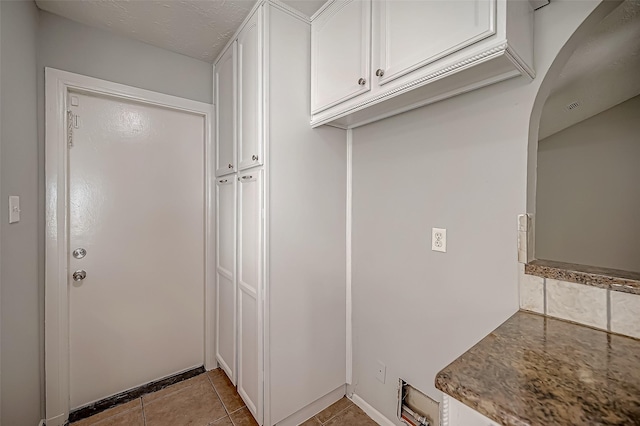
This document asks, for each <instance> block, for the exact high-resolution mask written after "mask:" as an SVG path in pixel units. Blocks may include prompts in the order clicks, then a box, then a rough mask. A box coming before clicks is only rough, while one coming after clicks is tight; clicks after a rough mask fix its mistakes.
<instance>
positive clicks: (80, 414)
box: [69, 366, 205, 423]
mask: <svg viewBox="0 0 640 426" xmlns="http://www.w3.org/2000/svg"><path fill="white" fill-rule="evenodd" d="M204 372H205V369H204V367H202V366H201V367H196V368H194V369H191V370H188V371H185V372H183V373H179V374H175V375H173V376H170V377H167V378H165V379H161V380H156V381H155V382H150V383H147V384H146V385H142V386H138V387H137V388H134V389H130V390H128V391H126V392H122V393H119V394H116V395H113V396H110V397H108V398H105V399H101V400H100V401H96V402H94V403H93V404H91V405H87V406H86V407H82V408H80V409H78V410H74V411H72V412H71V413H69V422H70V423H73V422H77V421H78V420H82V419H85V418H87V417H90V416H93V415H94V414H98V413H100V412H102V411H104V410H107V409H109V408H113V407H115V406H116V405H120V404H124V403H127V402H129V401H133V400H134V399H136V398H140V397H141V396H142V395H144V394H147V393H151V392H156V391H159V390H160V389H164V388H166V387H167V386H171V385H173V384H175V383H178V382H181V381H183V380H187V379H190V378H192V377H195V376H198V375H200V374H202V373H204Z"/></svg>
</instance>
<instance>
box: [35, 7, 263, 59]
mask: <svg viewBox="0 0 640 426" xmlns="http://www.w3.org/2000/svg"><path fill="white" fill-rule="evenodd" d="M255 3H256V0H206V1H205V0H163V1H158V0H144V1H127V0H75V1H69V0H36V4H37V5H38V7H39V8H40V9H43V10H46V11H48V12H51V13H55V14H56V15H60V16H64V17H65V18H68V19H71V20H74V21H77V22H80V23H83V24H85V25H89V26H92V27H97V28H102V29H105V30H109V31H112V32H114V33H117V34H120V35H123V36H126V37H130V38H133V39H136V40H140V41H142V42H145V43H148V44H152V45H154V46H158V47H162V48H164V49H168V50H171V51H173V52H177V53H181V54H183V55H187V56H190V57H192V58H196V59H200V60H202V61H206V62H213V60H214V59H215V58H216V56H218V54H219V53H220V51H221V50H222V48H223V47H224V46H225V44H226V43H227V41H229V38H231V36H232V35H233V33H234V32H235V31H236V30H237V29H238V27H239V26H240V24H241V23H242V21H243V20H244V18H245V17H246V16H247V14H248V13H249V11H250V10H251V8H252V7H253V5H254V4H255Z"/></svg>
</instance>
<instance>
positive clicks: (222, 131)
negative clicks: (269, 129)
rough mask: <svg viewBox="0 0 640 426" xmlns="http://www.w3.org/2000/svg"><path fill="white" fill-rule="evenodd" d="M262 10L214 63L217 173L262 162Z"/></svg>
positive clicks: (256, 13)
mask: <svg viewBox="0 0 640 426" xmlns="http://www.w3.org/2000/svg"><path fill="white" fill-rule="evenodd" d="M260 21H261V10H260V9H258V10H256V11H255V13H254V14H253V15H251V17H250V18H249V20H248V21H247V23H246V24H245V26H244V27H243V28H242V31H241V32H240V33H239V34H238V36H237V38H236V39H235V40H234V41H233V43H232V44H231V45H230V46H229V47H228V48H227V49H226V50H225V52H224V53H223V54H222V56H221V57H220V58H219V59H218V61H217V62H216V64H215V67H214V82H215V87H214V92H215V99H216V102H215V103H216V107H217V117H216V118H217V120H216V122H217V123H218V125H217V128H216V129H217V130H216V176H223V175H226V174H229V173H234V172H237V171H242V170H246V169H248V168H251V167H255V166H259V165H261V164H262V158H263V155H262V152H263V145H264V144H263V134H262V133H261V132H260V129H261V128H262V127H261V120H262V104H263V90H262V50H263V49H262V38H261V37H260Z"/></svg>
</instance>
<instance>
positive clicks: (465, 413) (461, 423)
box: [442, 395, 500, 426]
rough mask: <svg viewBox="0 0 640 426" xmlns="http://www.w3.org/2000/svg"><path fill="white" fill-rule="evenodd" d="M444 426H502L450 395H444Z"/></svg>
mask: <svg viewBox="0 0 640 426" xmlns="http://www.w3.org/2000/svg"><path fill="white" fill-rule="evenodd" d="M442 403H443V416H442V418H443V423H442V426H500V425H499V424H498V423H496V422H494V421H493V420H491V419H489V418H487V417H485V416H483V415H482V414H480V413H479V412H477V411H475V410H473V409H472V408H471V407H468V406H466V405H464V404H463V403H462V402H460V401H458V400H457V399H454V398H451V397H450V396H449V395H443V399H442Z"/></svg>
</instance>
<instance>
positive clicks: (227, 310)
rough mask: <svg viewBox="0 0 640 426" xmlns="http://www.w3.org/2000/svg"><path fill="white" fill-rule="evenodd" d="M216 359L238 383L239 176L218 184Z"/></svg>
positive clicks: (233, 176)
mask: <svg viewBox="0 0 640 426" xmlns="http://www.w3.org/2000/svg"><path fill="white" fill-rule="evenodd" d="M216 235H217V240H216V241H217V247H216V256H217V261H216V315H217V316H216V358H217V360H218V362H219V363H220V366H221V367H222V369H223V370H224V371H225V372H226V373H227V376H229V378H230V379H231V381H232V382H233V383H234V384H235V383H236V303H237V299H236V294H237V291H236V177H235V175H230V176H223V177H219V178H218V179H217V181H216Z"/></svg>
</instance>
